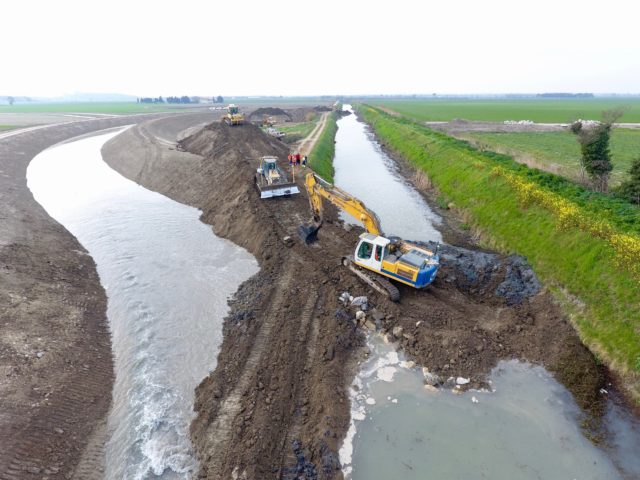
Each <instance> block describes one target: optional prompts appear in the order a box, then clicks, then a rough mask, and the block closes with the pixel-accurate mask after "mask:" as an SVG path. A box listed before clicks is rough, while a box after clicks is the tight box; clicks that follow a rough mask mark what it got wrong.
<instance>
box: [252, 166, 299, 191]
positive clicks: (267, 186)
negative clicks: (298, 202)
mask: <svg viewBox="0 0 640 480" xmlns="http://www.w3.org/2000/svg"><path fill="white" fill-rule="evenodd" d="M256 188H257V189H258V191H259V192H260V198H273V197H288V196H290V195H294V194H296V193H300V189H299V188H298V185H296V183H295V182H290V181H289V180H288V179H287V176H286V174H285V173H284V172H283V171H282V169H281V168H280V167H278V159H277V158H276V157H270V156H266V157H261V158H260V166H259V167H258V169H257V170H256Z"/></svg>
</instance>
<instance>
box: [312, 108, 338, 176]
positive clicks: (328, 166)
mask: <svg viewBox="0 0 640 480" xmlns="http://www.w3.org/2000/svg"><path fill="white" fill-rule="evenodd" d="M339 118H340V114H339V113H338V111H337V110H336V111H333V112H331V113H330V114H329V116H328V117H327V122H326V123H325V126H324V129H323V130H322V133H321V134H320V137H319V138H318V141H317V142H316V144H315V145H314V147H313V150H311V153H309V166H310V167H311V168H312V169H313V170H314V171H315V172H316V173H317V174H318V175H320V176H321V177H322V178H324V179H325V180H327V181H328V182H331V183H333V175H334V173H335V170H334V169H333V156H334V155H335V153H336V133H337V132H338V123H337V122H338V119H339Z"/></svg>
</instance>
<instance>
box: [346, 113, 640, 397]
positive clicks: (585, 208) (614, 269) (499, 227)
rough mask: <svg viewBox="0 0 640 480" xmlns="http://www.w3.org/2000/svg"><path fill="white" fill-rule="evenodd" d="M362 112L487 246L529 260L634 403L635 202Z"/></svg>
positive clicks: (639, 299)
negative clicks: (613, 196)
mask: <svg viewBox="0 0 640 480" xmlns="http://www.w3.org/2000/svg"><path fill="white" fill-rule="evenodd" d="M359 110H360V112H361V114H362V115H363V117H364V119H365V120H366V121H367V122H368V123H369V124H371V125H372V126H373V128H374V131H375V133H376V134H377V135H378V137H379V138H380V139H381V141H382V142H384V143H385V145H386V146H387V147H389V148H391V149H392V150H395V151H396V152H397V153H398V154H400V155H401V156H402V157H403V158H405V159H407V160H408V161H409V162H410V163H411V164H413V165H414V166H415V167H417V168H418V169H420V170H422V171H424V172H425V173H426V174H427V175H428V176H429V178H430V179H431V181H432V182H433V185H434V187H435V188H436V190H437V191H438V192H439V195H440V196H441V197H442V200H443V203H448V202H453V203H454V204H455V205H456V208H457V209H459V210H460V211H461V212H462V214H463V215H464V216H465V217H466V219H467V222H468V223H470V224H471V225H473V227H474V228H475V229H476V230H477V231H478V233H479V234H480V236H481V238H482V241H483V242H484V243H485V244H486V246H488V247H492V248H495V249H497V250H499V251H502V252H505V253H518V254H521V255H524V256H525V257H526V258H527V260H528V261H529V262H530V264H531V265H532V266H533V268H534V269H535V271H536V273H537V275H538V276H539V277H540V279H541V280H542V281H543V282H544V283H545V285H547V286H548V287H549V289H550V290H551V291H552V292H553V293H554V295H555V296H556V298H557V299H558V300H559V302H560V303H561V304H562V305H563V307H564V308H565V311H566V312H567V313H568V314H569V316H570V317H571V319H572V321H573V323H574V325H575V326H576V328H577V330H578V332H579V333H580V336H581V338H582V339H583V341H584V342H585V344H586V345H587V346H589V347H590V348H591V350H592V351H593V352H594V353H595V354H596V355H597V357H598V358H600V359H601V360H602V361H604V362H605V363H606V364H607V365H609V366H610V367H611V368H612V369H613V370H614V371H616V372H618V373H619V374H620V375H621V377H622V378H623V379H624V380H625V383H626V384H627V385H628V386H629V389H630V390H631V392H632V393H633V394H634V396H635V397H636V399H637V400H639V401H640V276H639V275H640V269H639V268H638V267H639V266H640V263H639V262H638V259H639V258H640V249H639V248H638V246H639V245H640V243H639V242H640V238H639V236H640V209H639V208H638V207H636V206H632V205H630V204H627V203H625V202H622V201H619V200H616V199H612V198H610V197H607V196H604V195H600V194H595V193H593V192H589V191H587V190H585V189H583V188H581V187H580V186H578V185H576V184H574V183H571V182H570V181H568V180H565V179H563V178H561V177H558V176H555V175H551V174H548V173H544V172H540V171H539V170H535V169H530V168H527V167H525V166H523V165H521V164H519V163H517V162H515V161H514V160H513V159H512V158H511V157H508V156H506V155H500V154H495V153H491V152H481V151H479V150H477V149H475V148H473V147H472V146H470V145H469V144H468V143H467V142H464V141H461V140H456V139H454V138H451V137H449V136H446V135H444V134H441V133H437V132H434V131H432V130H429V129H427V128H425V127H423V126H421V125H419V124H417V123H415V122H413V121H410V120H408V119H404V118H397V117H392V116H390V115H388V114H386V113H384V112H383V111H381V110H378V109H375V108H372V107H369V106H360V108H359Z"/></svg>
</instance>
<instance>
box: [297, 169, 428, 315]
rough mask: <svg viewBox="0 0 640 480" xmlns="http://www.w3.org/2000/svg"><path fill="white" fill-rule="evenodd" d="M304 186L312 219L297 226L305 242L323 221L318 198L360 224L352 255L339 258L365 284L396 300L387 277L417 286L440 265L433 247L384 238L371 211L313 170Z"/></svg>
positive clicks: (312, 238)
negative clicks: (361, 226)
mask: <svg viewBox="0 0 640 480" xmlns="http://www.w3.org/2000/svg"><path fill="white" fill-rule="evenodd" d="M305 188H306V190H307V193H308V194H309V203H310V205H311V210H312V212H313V219H312V221H311V222H310V223H308V224H305V225H301V226H300V227H298V233H299V234H300V236H301V237H302V239H303V240H304V241H305V243H307V244H310V243H313V242H315V241H316V240H317V236H318V230H320V228H321V227H322V221H323V219H322V201H323V200H324V199H326V200H328V201H329V202H331V203H332V204H333V205H335V206H336V207H338V208H339V209H341V210H342V211H344V212H346V213H348V214H349V215H351V216H352V217H354V218H355V219H356V220H359V221H360V222H362V224H363V225H364V228H365V230H366V232H365V233H362V234H361V235H360V238H359V241H358V244H357V245H356V247H355V250H354V252H353V255H348V256H344V257H342V264H343V265H344V266H345V267H347V268H349V270H351V271H352V272H353V273H355V274H356V275H357V276H358V277H360V278H361V279H362V280H363V281H365V282H366V283H367V284H368V285H370V286H371V287H373V288H374V289H375V290H377V291H379V292H380V293H383V294H386V295H388V296H389V298H390V299H391V300H393V301H394V302H397V301H399V300H400V291H399V290H398V288H397V287H396V286H395V285H394V284H393V283H391V282H390V281H389V280H393V281H395V282H399V283H401V284H404V285H409V286H411V287H414V288H419V289H420V288H425V287H426V286H428V285H430V284H431V283H432V282H433V281H434V279H435V278H436V274H437V273H438V269H439V268H440V257H439V256H438V252H437V249H436V251H433V252H432V251H431V250H428V249H426V248H424V247H421V246H418V245H414V244H412V243H409V242H406V241H404V240H401V239H398V238H386V237H385V236H383V233H382V228H381V226H380V220H379V219H378V217H377V215H376V214H375V213H374V212H372V211H371V210H369V209H368V208H367V207H366V206H365V205H364V203H362V202H361V201H360V200H358V199H357V198H355V197H353V196H352V195H350V194H348V193H347V192H345V191H344V190H341V189H340V188H338V187H336V186H335V185H332V184H331V183H329V182H327V181H326V180H324V179H323V178H322V177H320V176H319V175H318V174H316V173H313V172H310V173H308V174H307V175H306V176H305ZM369 272H374V273H375V275H373V276H372V275H370V274H369Z"/></svg>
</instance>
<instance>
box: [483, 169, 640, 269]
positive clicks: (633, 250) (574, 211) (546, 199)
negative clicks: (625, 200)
mask: <svg viewBox="0 0 640 480" xmlns="http://www.w3.org/2000/svg"><path fill="white" fill-rule="evenodd" d="M491 173H492V175H494V176H500V177H502V178H504V179H505V180H507V182H508V183H509V184H510V185H511V186H512V187H513V189H514V190H515V192H516V196H517V198H518V201H519V202H520V204H521V205H523V206H525V207H526V206H529V205H532V204H535V205H540V206H541V207H543V208H545V209H547V210H549V211H550V212H552V213H553V214H554V215H555V216H556V218H557V220H558V228H559V229H561V230H567V229H569V228H577V229H579V230H582V231H584V232H587V233H589V234H590V235H593V236H594V237H597V238H601V239H603V240H605V241H607V242H608V243H609V245H611V247H612V248H613V250H614V252H615V254H616V256H615V258H616V262H617V263H618V265H619V266H621V267H623V268H625V269H627V270H628V271H630V272H631V273H632V274H633V275H634V276H636V277H637V278H639V279H640V238H638V237H637V236H635V235H630V234H623V233H618V232H616V229H615V228H614V227H613V226H612V225H611V224H610V223H609V222H607V221H606V220H602V219H599V218H595V217H594V216H593V215H591V214H589V213H587V212H584V211H582V210H581V209H580V207H579V206H578V205H576V204H575V203H573V202H570V201H569V200H567V199H565V198H562V197H561V196H560V195H557V194H555V193H553V192H549V191H546V190H544V189H542V188H541V187H540V186H538V185H537V184H535V183H532V182H528V181H527V180H525V179H524V178H522V177H521V176H519V175H516V174H514V173H513V172H510V171H508V170H506V169H504V168H502V167H494V168H493V170H492V172H491Z"/></svg>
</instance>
